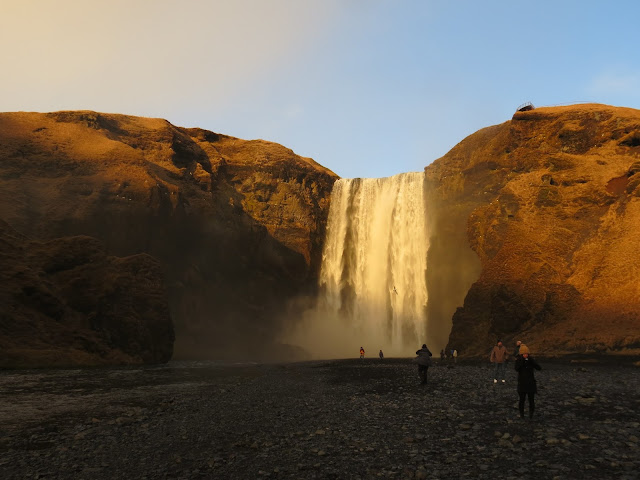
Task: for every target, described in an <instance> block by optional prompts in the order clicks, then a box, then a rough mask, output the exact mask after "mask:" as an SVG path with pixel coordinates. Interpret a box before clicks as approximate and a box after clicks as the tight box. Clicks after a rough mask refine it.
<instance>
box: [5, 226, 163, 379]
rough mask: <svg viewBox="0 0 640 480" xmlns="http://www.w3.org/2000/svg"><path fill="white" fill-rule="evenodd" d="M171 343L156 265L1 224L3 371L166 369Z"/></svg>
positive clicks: (89, 241)
mask: <svg viewBox="0 0 640 480" xmlns="http://www.w3.org/2000/svg"><path fill="white" fill-rule="evenodd" d="M173 340H174V333H173V324H172V322H171V317H170V315H169V305H168V301H167V297H166V291H165V289H164V285H163V279H162V271H161V268H160V264H159V263H158V262H157V260H155V259H154V258H152V257H150V256H149V255H146V254H140V255H134V256H130V257H126V258H117V257H112V256H108V255H107V254H106V253H105V251H104V248H103V247H102V245H101V244H100V242H98V241H97V240H96V239H94V238H91V237H65V238H57V239H54V240H51V241H48V242H42V243H41V242H34V241H30V240H29V239H27V238H26V237H24V236H22V235H20V234H18V233H17V232H16V231H14V230H13V229H11V228H10V227H9V226H8V225H7V224H6V223H4V222H0V368H15V367H42V366H69V365H104V364H114V363H128V364H130V363H159V362H166V361H167V360H169V358H171V354H172V350H173Z"/></svg>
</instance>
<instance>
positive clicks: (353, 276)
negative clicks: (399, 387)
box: [284, 172, 451, 358]
mask: <svg viewBox="0 0 640 480" xmlns="http://www.w3.org/2000/svg"><path fill="white" fill-rule="evenodd" d="M425 199H426V192H425V178H424V173H422V172H417V173H404V174H400V175H395V176H393V177H388V178H375V179H359V178H357V179H340V180H338V181H337V182H336V183H335V184H334V187H333V191H332V195H331V206H330V210H329V218H328V223H327V233H326V238H325V245H324V250H323V258H322V267H321V272H320V281H319V295H318V298H317V299H316V301H315V304H314V306H313V307H311V308H308V309H307V310H306V311H305V312H304V314H303V318H302V319H301V320H300V321H299V322H298V323H297V324H296V325H295V327H294V328H293V329H292V331H290V332H288V334H287V335H286V337H285V339H284V341H285V342H286V343H290V344H292V345H297V346H300V347H302V348H304V349H305V350H306V351H307V352H309V354H310V355H311V356H312V357H313V358H349V357H355V356H357V355H358V352H359V349H360V347H363V348H364V349H365V351H366V353H367V357H377V355H378V351H379V350H383V352H384V355H385V356H387V357H390V356H394V357H396V356H397V357H406V356H411V355H413V354H414V352H415V351H416V350H417V349H418V348H419V347H420V346H421V345H422V344H423V343H427V345H428V346H429V347H430V348H431V350H432V351H434V352H436V351H439V350H440V349H441V348H444V346H445V345H446V343H447V339H448V335H449V331H450V328H451V323H450V321H449V322H448V323H446V322H445V323H444V324H443V325H442V328H438V325H429V322H430V319H429V318H427V303H428V294H427V280H426V274H427V268H428V267H427V253H428V249H429V232H428V222H427V216H428V213H429V212H428V209H427V205H426V200H425ZM427 331H429V334H430V336H431V338H426V335H427Z"/></svg>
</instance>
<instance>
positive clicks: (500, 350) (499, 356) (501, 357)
mask: <svg viewBox="0 0 640 480" xmlns="http://www.w3.org/2000/svg"><path fill="white" fill-rule="evenodd" d="M508 356H509V354H508V353H507V349H506V347H505V346H504V345H502V342H501V341H500V340H498V344H497V345H496V346H495V347H493V350H491V355H490V356H489V360H490V361H491V363H493V364H494V365H495V368H494V370H493V383H498V377H502V383H505V381H504V362H506V361H507V357H508Z"/></svg>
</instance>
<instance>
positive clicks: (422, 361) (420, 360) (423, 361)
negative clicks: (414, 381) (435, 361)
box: [415, 343, 432, 384]
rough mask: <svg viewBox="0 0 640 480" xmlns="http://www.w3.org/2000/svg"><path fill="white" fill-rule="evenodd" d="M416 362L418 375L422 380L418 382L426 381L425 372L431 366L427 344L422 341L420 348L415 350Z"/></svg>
mask: <svg viewBox="0 0 640 480" xmlns="http://www.w3.org/2000/svg"><path fill="white" fill-rule="evenodd" d="M416 355H417V357H416V360H415V361H416V363H417V364H418V376H419V377H420V379H421V380H422V381H421V382H420V383H422V384H426V383H427V372H428V370H429V367H430V366H431V355H432V354H431V352H430V351H429V349H428V348H427V344H426V343H423V344H422V348H421V349H420V350H417V351H416Z"/></svg>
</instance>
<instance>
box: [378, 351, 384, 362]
mask: <svg viewBox="0 0 640 480" xmlns="http://www.w3.org/2000/svg"><path fill="white" fill-rule="evenodd" d="M378 356H379V357H380V360H382V359H383V358H384V353H382V349H380V353H378Z"/></svg>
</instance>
